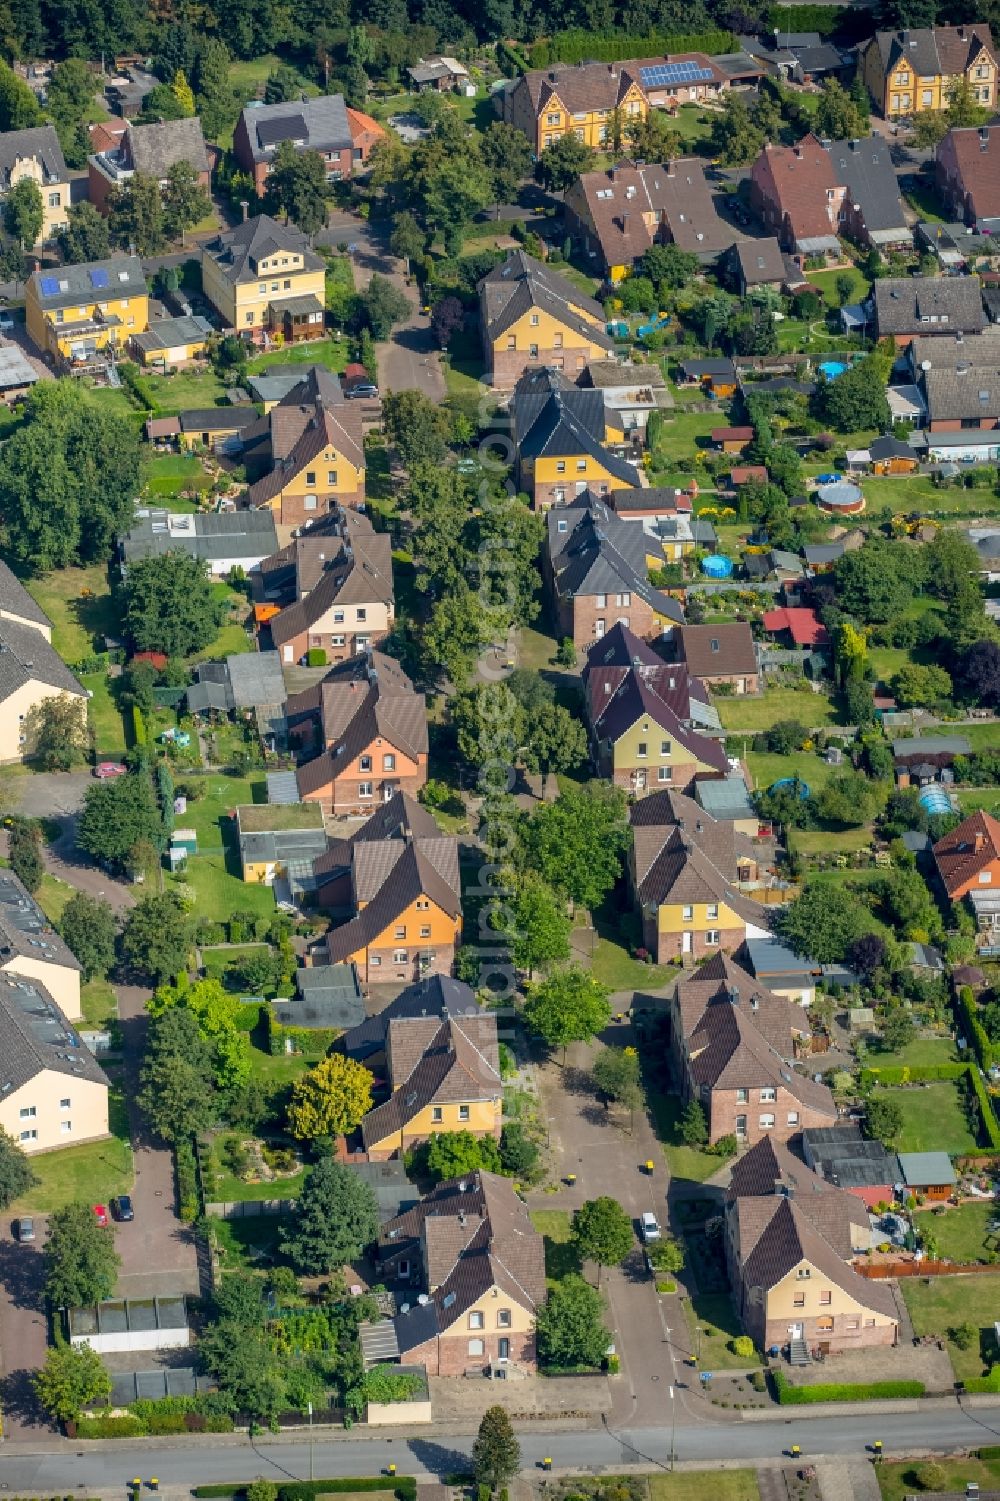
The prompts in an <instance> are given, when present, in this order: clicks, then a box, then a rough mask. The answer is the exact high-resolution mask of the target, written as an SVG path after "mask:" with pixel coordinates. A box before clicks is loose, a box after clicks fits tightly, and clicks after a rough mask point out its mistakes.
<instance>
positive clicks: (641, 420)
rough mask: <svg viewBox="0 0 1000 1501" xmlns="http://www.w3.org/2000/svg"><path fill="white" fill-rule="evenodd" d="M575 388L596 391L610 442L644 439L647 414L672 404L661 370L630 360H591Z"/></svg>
mask: <svg viewBox="0 0 1000 1501" xmlns="http://www.w3.org/2000/svg"><path fill="white" fill-rule="evenodd" d="M577 385H579V386H582V387H584V389H587V388H592V389H593V390H595V391H600V393H601V397H602V399H603V401H604V422H605V427H606V436H607V437H608V439H609V440H610V441H611V442H616V443H625V442H627V441H629V440H631V441H632V442H635V441H636V440H637V439H644V438H645V436H646V424H647V423H648V421H649V417H650V413H651V412H656V411H663V410H666V409H667V408H669V407H671V406H672V405H673V398H672V397H671V396H670V393H669V392H668V391H667V383H666V380H665V379H664V375H663V371H662V370H661V369H660V367H659V365H656V364H653V363H651V362H650V363H647V364H644V365H637V364H633V362H632V361H631V360H591V362H590V364H589V365H587V366H586V367H585V368H584V369H583V370H582V371H581V372H580V375H579V376H578V377H577ZM692 483H693V482H692Z"/></svg>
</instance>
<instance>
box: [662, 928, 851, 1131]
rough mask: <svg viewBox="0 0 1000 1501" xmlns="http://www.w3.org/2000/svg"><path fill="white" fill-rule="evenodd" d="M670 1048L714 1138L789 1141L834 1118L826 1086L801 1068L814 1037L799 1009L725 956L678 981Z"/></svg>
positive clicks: (684, 1085)
mask: <svg viewBox="0 0 1000 1501" xmlns="http://www.w3.org/2000/svg"><path fill="white" fill-rule="evenodd" d="M669 1035H670V1051H671V1057H672V1060H673V1065H674V1068H675V1070H676V1077H677V1078H678V1079H679V1080H680V1082H681V1092H682V1094H683V1097H684V1099H685V1100H697V1102H698V1103H699V1104H700V1105H701V1107H702V1109H703V1110H704V1112H705V1119H706V1123H707V1125H708V1137H709V1141H710V1142H716V1141H719V1140H721V1139H722V1138H723V1137H727V1136H735V1137H736V1139H737V1141H738V1142H739V1144H740V1146H750V1147H753V1146H754V1145H755V1144H756V1143H757V1142H759V1141H764V1140H767V1139H769V1138H773V1139H775V1140H777V1141H787V1140H788V1139H789V1137H791V1136H794V1135H796V1134H797V1133H798V1132H799V1131H801V1130H802V1128H803V1126H825V1125H829V1124H831V1123H832V1122H833V1121H835V1120H836V1118H837V1107H836V1105H835V1103H834V1099H833V1095H832V1094H831V1093H830V1091H829V1089H827V1087H826V1085H825V1084H817V1083H816V1082H815V1080H814V1079H813V1078H812V1075H811V1074H809V1073H807V1072H800V1069H799V1067H797V1061H798V1058H799V1055H800V1052H801V1051H802V1049H803V1047H805V1046H807V1044H808V1039H809V1035H810V1027H809V1021H808V1018H807V1017H806V1014H805V1012H804V1011H803V1010H802V1007H801V1006H795V1005H793V1004H792V1003H791V1002H790V1001H786V1000H784V999H783V997H781V996H777V995H774V994H772V992H771V991H769V990H767V989H766V988H765V987H764V986H763V985H761V983H760V981H759V980H756V979H754V977H753V975H750V974H748V973H747V972H746V970H745V969H742V968H741V967H740V966H739V965H738V964H736V963H735V962H734V961H733V960H732V959H730V958H728V957H727V956H726V955H725V954H715V955H714V956H713V957H712V958H711V959H708V960H707V961H706V962H705V963H704V964H702V965H701V966H700V967H699V968H698V969H696V970H695V971H694V973H693V974H690V975H686V976H684V977H682V978H681V979H680V980H678V982H677V985H676V988H675V990H674V994H673V997H672V999H671V1003H670V1014H669Z"/></svg>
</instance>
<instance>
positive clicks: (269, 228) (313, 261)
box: [203, 214, 324, 283]
mask: <svg viewBox="0 0 1000 1501" xmlns="http://www.w3.org/2000/svg"><path fill="white" fill-rule="evenodd" d="M203 249H204V252H205V254H206V255H210V256H211V257H212V259H213V260H214V261H215V264H216V265H217V266H218V268H219V271H220V272H221V274H222V275H223V276H224V277H225V278H226V280H227V281H231V282H233V283H237V282H244V281H256V280H257V265H258V263H259V262H260V261H262V260H267V259H268V258H269V257H270V256H273V255H278V254H280V253H281V251H283V250H285V251H294V252H295V253H296V254H297V255H301V256H302V258H303V266H304V268H305V270H307V271H322V269H323V265H324V262H323V261H322V259H321V258H320V257H319V256H318V255H317V254H316V252H315V251H314V250H311V249H310V248H309V241H308V240H307V239H306V237H305V235H304V234H303V233H302V231H301V230H300V229H296V227H295V225H294V224H281V223H279V222H278V220H277V219H272V218H271V216H270V214H258V215H257V217H256V218H254V219H247V221H246V222H245V223H244V224H238V225H237V226H236V228H235V229H229V230H226V231H225V233H223V234H220V235H219V236H218V237H217V238H216V239H214V240H209V241H208V242H207V243H206V244H205V245H204V247H203ZM291 274H292V275H293V276H294V275H295V274H296V272H295V271H294V270H293V271H292V273H291Z"/></svg>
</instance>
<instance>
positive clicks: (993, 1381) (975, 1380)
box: [962, 1365, 1000, 1459]
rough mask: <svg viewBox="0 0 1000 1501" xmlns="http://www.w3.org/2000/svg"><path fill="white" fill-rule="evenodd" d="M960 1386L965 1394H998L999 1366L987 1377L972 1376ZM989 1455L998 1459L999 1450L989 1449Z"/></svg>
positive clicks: (999, 1455)
mask: <svg viewBox="0 0 1000 1501" xmlns="http://www.w3.org/2000/svg"><path fill="white" fill-rule="evenodd" d="M962 1384H963V1386H964V1387H965V1390H966V1391H967V1392H972V1393H977V1392H988V1393H989V1392H1000V1365H995V1366H994V1367H993V1369H992V1370H991V1371H990V1374H989V1375H988V1376H973V1377H972V1379H971V1380H969V1381H965V1382H963V1383H962ZM990 1454H991V1457H992V1456H995V1457H996V1458H997V1459H1000V1449H991V1450H990Z"/></svg>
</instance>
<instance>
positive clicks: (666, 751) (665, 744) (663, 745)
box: [660, 740, 673, 756]
mask: <svg viewBox="0 0 1000 1501" xmlns="http://www.w3.org/2000/svg"><path fill="white" fill-rule="evenodd" d="M672 749H673V745H672V742H671V741H669V740H661V741H660V755H661V756H669V755H670V752H671V750H672Z"/></svg>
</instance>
